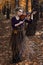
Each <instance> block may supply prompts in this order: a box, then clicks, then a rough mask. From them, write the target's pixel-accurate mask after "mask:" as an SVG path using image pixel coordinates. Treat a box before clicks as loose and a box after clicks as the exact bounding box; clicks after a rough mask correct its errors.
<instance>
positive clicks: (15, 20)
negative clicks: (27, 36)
mask: <svg viewBox="0 0 43 65" xmlns="http://www.w3.org/2000/svg"><path fill="white" fill-rule="evenodd" d="M22 14H23V10H22V9H20V8H16V9H15V16H14V17H12V19H11V22H12V29H13V32H12V54H13V57H12V58H13V60H12V61H13V63H17V62H19V61H20V55H21V52H20V49H21V38H22V37H21V36H22V35H23V33H22V31H21V29H22V26H23V20H21V19H20V16H21V15H22ZM20 33H21V34H22V35H21V34H20Z"/></svg>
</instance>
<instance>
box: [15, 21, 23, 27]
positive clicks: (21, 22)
mask: <svg viewBox="0 0 43 65" xmlns="http://www.w3.org/2000/svg"><path fill="white" fill-rule="evenodd" d="M21 24H23V21H20V22H19V23H17V24H15V27H17V26H19V25H21Z"/></svg>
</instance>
